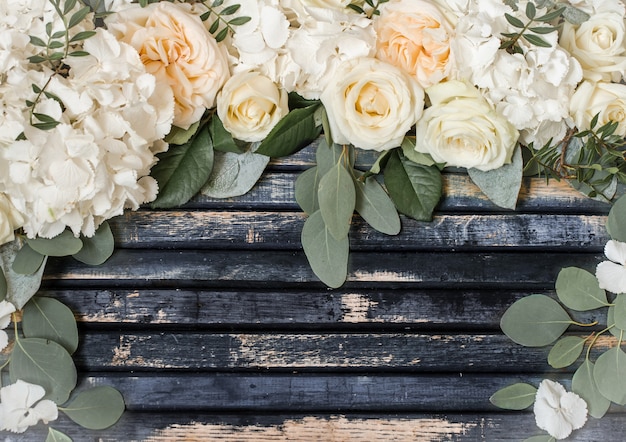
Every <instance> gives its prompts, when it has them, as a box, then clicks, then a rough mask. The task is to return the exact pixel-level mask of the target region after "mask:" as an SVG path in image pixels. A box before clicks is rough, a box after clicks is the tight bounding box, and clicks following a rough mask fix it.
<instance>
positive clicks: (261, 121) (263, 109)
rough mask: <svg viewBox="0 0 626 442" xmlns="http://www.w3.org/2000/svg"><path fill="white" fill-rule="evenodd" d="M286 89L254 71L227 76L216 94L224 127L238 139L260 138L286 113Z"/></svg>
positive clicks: (254, 139) (218, 110) (256, 139)
mask: <svg viewBox="0 0 626 442" xmlns="http://www.w3.org/2000/svg"><path fill="white" fill-rule="evenodd" d="M288 112H289V107H288V103H287V93H286V92H285V90H283V89H279V88H278V87H277V86H276V84H275V83H274V82H273V81H272V80H270V79H269V78H267V77H265V76H264V75H261V74H260V73H258V72H242V73H240V74H236V75H234V76H233V77H231V78H230V79H229V80H228V81H227V82H226V84H225V85H224V88H223V89H222V91H221V92H220V93H219V95H218V96H217V114H218V115H219V117H220V119H221V120H222V123H223V124H224V128H225V129H226V130H227V131H229V132H230V133H231V134H232V135H233V137H235V138H237V139H239V140H242V141H252V142H254V141H261V140H263V139H264V138H265V137H266V136H267V134H269V132H270V131H271V130H272V128H273V127H274V126H275V125H276V123H278V122H279V121H280V119H281V118H282V117H283V116H285V115H287V113H288Z"/></svg>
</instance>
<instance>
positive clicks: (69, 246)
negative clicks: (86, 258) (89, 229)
mask: <svg viewBox="0 0 626 442" xmlns="http://www.w3.org/2000/svg"><path fill="white" fill-rule="evenodd" d="M26 242H27V243H28V245H29V246H30V247H31V249H33V250H34V251H35V252H37V253H41V254H42V255H46V256H69V255H73V254H75V253H78V252H79V251H80V249H82V247H83V242H82V241H81V240H80V238H76V237H75V236H74V234H73V233H72V232H70V231H69V230H67V229H66V230H64V231H62V232H61V233H60V234H58V235H57V236H55V237H54V238H34V239H30V238H29V239H26Z"/></svg>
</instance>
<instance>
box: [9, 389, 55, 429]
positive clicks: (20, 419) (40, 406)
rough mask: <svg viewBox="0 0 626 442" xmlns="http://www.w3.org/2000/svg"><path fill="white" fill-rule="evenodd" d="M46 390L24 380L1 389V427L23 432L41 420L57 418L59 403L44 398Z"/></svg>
mask: <svg viewBox="0 0 626 442" xmlns="http://www.w3.org/2000/svg"><path fill="white" fill-rule="evenodd" d="M45 394H46V391H45V390H44V388H43V387H42V386H40V385H36V384H31V383H28V382H25V381H22V380H18V381H17V382H16V383H14V384H11V385H7V386H6V387H2V388H1V389H0V429H1V430H8V431H12V432H14V433H23V432H24V431H26V430H27V429H28V427H31V426H33V425H37V423H38V422H39V421H43V423H45V424H47V423H48V422H50V421H53V420H56V419H57V417H58V415H59V411H58V408H57V405H56V404H55V403H54V402H52V401H51V400H49V399H43V400H42V398H43V397H44V396H45Z"/></svg>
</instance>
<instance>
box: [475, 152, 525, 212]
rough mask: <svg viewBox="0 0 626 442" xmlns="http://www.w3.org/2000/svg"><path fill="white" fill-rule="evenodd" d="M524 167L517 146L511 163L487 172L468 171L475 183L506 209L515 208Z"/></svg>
mask: <svg viewBox="0 0 626 442" xmlns="http://www.w3.org/2000/svg"><path fill="white" fill-rule="evenodd" d="M523 169H524V164H523V161H522V151H521V149H520V147H519V146H517V147H516V148H515V151H514V152H513V157H512V158H511V163H510V164H505V165H504V166H502V167H499V168H498V169H494V170H489V171H486V172H483V171H482V170H478V169H468V170H467V173H468V175H469V177H470V178H471V179H472V181H473V182H474V184H476V185H477V186H478V187H479V188H480V190H481V191H482V192H483V193H484V194H485V195H486V196H487V198H489V199H490V200H491V201H492V202H493V203H494V204H496V205H497V206H500V207H503V208H505V209H515V205H516V204H517V196H518V195H519V190H520V187H521V185H522V175H523Z"/></svg>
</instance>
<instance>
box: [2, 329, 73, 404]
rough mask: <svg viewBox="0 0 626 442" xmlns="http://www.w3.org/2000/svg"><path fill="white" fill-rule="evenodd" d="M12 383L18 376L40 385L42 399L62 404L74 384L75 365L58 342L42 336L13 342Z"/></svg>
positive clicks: (10, 370)
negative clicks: (42, 392)
mask: <svg viewBox="0 0 626 442" xmlns="http://www.w3.org/2000/svg"><path fill="white" fill-rule="evenodd" d="M9 374H10V378H11V382H17V380H18V379H21V380H23V381H26V382H30V383H31V384H37V385H41V386H42V387H43V388H44V390H46V396H45V397H44V398H45V399H50V400H51V401H53V402H55V403H56V404H62V403H64V402H65V401H67V399H68V398H69V396H70V393H71V391H72V390H73V389H74V387H76V366H75V365H74V361H73V360H72V357H71V356H70V354H69V353H68V352H67V350H66V349H65V348H63V347H62V346H61V345H60V344H57V343H56V342H54V341H50V340H48V339H42V338H22V339H19V340H17V341H16V343H15V347H14V348H13V355H12V357H11V362H10V364H9Z"/></svg>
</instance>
